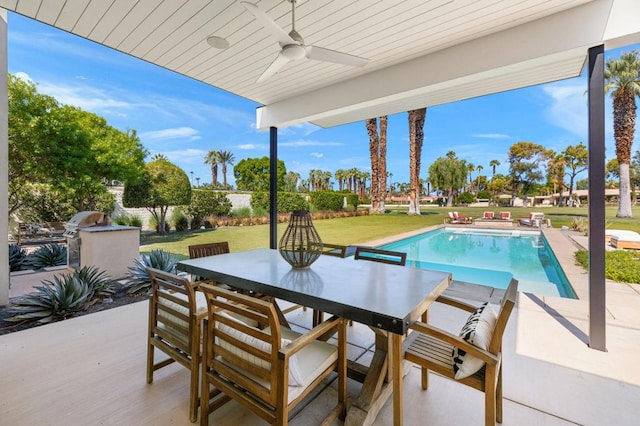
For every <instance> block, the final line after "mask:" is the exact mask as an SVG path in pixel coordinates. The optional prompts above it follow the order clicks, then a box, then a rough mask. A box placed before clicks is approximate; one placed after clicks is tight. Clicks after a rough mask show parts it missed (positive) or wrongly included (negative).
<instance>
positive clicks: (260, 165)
mask: <svg viewBox="0 0 640 426" xmlns="http://www.w3.org/2000/svg"><path fill="white" fill-rule="evenodd" d="M270 170H271V167H270V166H269V157H266V156H265V157H262V158H245V159H243V160H240V162H239V163H238V164H236V165H235V166H234V167H233V176H234V177H235V179H236V186H237V188H238V189H239V190H241V191H269V173H270ZM286 174H287V169H286V167H285V165H284V161H282V160H278V170H277V171H276V175H277V184H278V190H281V189H282V188H284V176H285V175H286Z"/></svg>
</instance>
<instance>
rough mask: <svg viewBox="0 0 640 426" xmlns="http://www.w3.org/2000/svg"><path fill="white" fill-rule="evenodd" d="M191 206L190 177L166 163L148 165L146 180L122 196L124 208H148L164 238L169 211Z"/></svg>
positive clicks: (129, 187)
mask: <svg viewBox="0 0 640 426" xmlns="http://www.w3.org/2000/svg"><path fill="white" fill-rule="evenodd" d="M190 202H191V184H190V183H189V177H188V176H187V174H186V173H185V172H184V170H182V169H181V168H180V167H178V166H176V165H174V164H172V163H170V162H169V161H164V160H156V161H152V162H150V163H147V165H146V170H145V174H144V177H143V178H142V179H139V180H138V181H135V182H132V183H127V184H126V185H125V187H124V193H123V194H122V203H123V204H124V206H125V207H138V208H139V207H144V208H146V209H147V210H148V211H149V212H150V213H151V214H152V215H153V217H154V219H155V220H156V223H157V224H158V232H160V234H163V235H164V233H165V223H166V216H167V210H168V209H169V207H170V206H180V205H186V204H189V203H190Z"/></svg>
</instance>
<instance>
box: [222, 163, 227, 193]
mask: <svg viewBox="0 0 640 426" xmlns="http://www.w3.org/2000/svg"><path fill="white" fill-rule="evenodd" d="M222 182H224V187H225V188H226V187H227V163H222Z"/></svg>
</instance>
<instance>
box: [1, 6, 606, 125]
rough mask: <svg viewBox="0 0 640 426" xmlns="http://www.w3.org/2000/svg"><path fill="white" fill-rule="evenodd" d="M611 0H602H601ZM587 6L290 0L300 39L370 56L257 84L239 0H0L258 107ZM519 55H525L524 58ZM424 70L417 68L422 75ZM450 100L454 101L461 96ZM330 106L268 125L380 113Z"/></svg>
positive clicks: (257, 43)
mask: <svg viewBox="0 0 640 426" xmlns="http://www.w3.org/2000/svg"><path fill="white" fill-rule="evenodd" d="M249 1H252V2H253V3H256V4H257V6H258V7H259V8H260V9H261V10H263V11H265V12H266V13H267V14H268V15H269V16H270V17H271V18H273V19H274V20H275V21H276V22H277V23H278V25H280V26H281V27H282V28H283V29H284V30H285V31H286V32H288V31H289V30H290V29H291V5H290V3H289V2H288V1H286V0H260V1H258V0H249ZM612 1H613V0H607V1H604V0H603V1H601V3H611V2H612ZM589 2H590V0H298V4H297V8H296V30H297V31H298V32H299V33H300V34H301V35H302V36H303V37H304V40H305V43H306V44H307V45H317V46H320V47H324V48H328V49H332V50H338V51H342V52H345V53H349V54H352V55H357V56H361V57H364V58H368V59H370V62H369V63H368V64H367V65H366V66H364V67H362V68H356V67H349V66H344V65H337V64H331V63H326V62H319V61H312V60H301V61H296V62H294V63H290V64H288V65H287V66H286V68H285V69H284V70H283V71H281V72H280V73H279V74H277V75H275V76H274V77H272V78H270V79H268V80H267V81H264V82H261V83H257V82H256V80H257V79H258V77H259V76H260V75H261V74H262V72H263V71H264V70H265V69H266V68H267V67H268V66H269V64H270V63H271V62H272V61H273V60H274V59H275V57H276V56H277V54H278V52H279V50H280V47H279V46H278V44H277V42H276V41H275V39H274V38H273V37H272V35H271V34H270V33H269V32H268V31H267V30H265V29H264V28H263V27H262V25H260V23H259V22H258V21H256V19H255V18H254V16H253V15H252V14H251V13H249V12H248V11H247V10H246V9H245V8H244V7H243V6H242V5H241V4H240V2H239V1H234V0H216V1H211V0H181V1H180V0H138V1H132V0H0V7H2V8H5V9H7V10H10V11H14V12H16V13H19V14H22V15H24V16H27V17H30V18H33V19H36V20H38V21H41V22H44V23H46V24H49V25H52V26H55V27H57V28H60V29H63V30H65V31H68V32H70V33H73V34H76V35H78V36H80V37H84V38H86V39H89V40H92V41H95V42H97V43H100V44H103V45H105V46H109V47H111V48H113V49H116V50H119V51H122V52H124V53H127V54H129V55H132V56H135V57H138V58H140V59H143V60H145V61H148V62H151V63H154V64H157V65H158V66H161V67H165V68H168V69H170V70H173V71H175V72H177V73H180V74H183V75H186V76H189V77H192V78H194V79H197V80H200V81H202V82H205V83H207V84H210V85H212V86H215V87H218V88H221V89H224V90H226V91H229V92H231V93H234V94H237V95H239V96H242V97H245V98H248V99H251V100H253V101H255V102H258V103H260V104H263V105H267V106H268V105H271V104H282V103H283V102H284V103H286V102H287V101H288V100H289V99H295V98H299V97H301V96H302V97H303V96H305V94H308V93H315V94H316V96H318V94H319V93H322V91H323V90H324V89H325V88H330V87H332V86H335V85H336V84H341V83H344V82H349V81H357V80H358V79H359V78H362V77H366V76H367V75H369V74H372V73H376V72H377V73H379V72H380V71H381V70H386V69H389V68H392V67H394V66H398V65H400V64H404V63H407V62H408V61H412V60H415V59H417V58H423V57H427V56H429V55H430V54H433V53H436V52H441V51H445V50H447V49H450V48H453V47H456V46H461V45H464V44H465V43H468V42H470V41H473V40H478V39H481V38H485V37H487V36H489V35H491V34H495V33H500V32H504V31H505V30H508V29H510V28H514V27H518V26H522V25H524V24H526V23H529V22H533V21H536V20H540V19H542V18H545V17H550V16H553V15H557V14H560V13H561V12H562V11H566V10H569V9H573V8H578V7H580V6H581V5H584V4H587V3H589ZM10 25H11V19H10V18H9V26H10ZM210 35H216V36H220V37H223V38H226V39H227V40H228V41H229V43H230V47H229V48H228V49H226V50H217V49H214V48H212V47H210V46H209V45H208V44H207V43H206V38H207V37H208V36H210ZM584 54H586V51H584V52H582V54H581V55H578V56H579V57H578V58H576V56H575V55H574V56H573V57H572V58H563V59H562V60H561V61H558V63H557V64H554V65H553V67H551V68H549V69H548V70H546V71H544V72H541V73H540V74H537V73H535V72H528V73H527V72H521V73H520V74H519V75H520V77H517V76H516V75H512V76H508V77H507V76H504V75H503V76H495V78H494V79H493V80H492V82H490V84H491V87H490V88H491V90H495V91H500V90H508V89H510V88H514V87H521V86H523V85H526V84H535V83H539V82H542V81H549V79H557V78H564V77H566V76H568V74H570V75H576V74H577V73H579V72H580V70H581V68H582V65H583V62H584ZM580 56H581V58H580ZM523 58H525V59H529V58H527V57H526V55H525V56H523ZM467 60H474V59H473V58H465V57H460V58H458V61H460V63H461V64H462V63H464V62H465V61H467ZM448 65H451V64H448ZM498 65H499V64H496V66H498ZM532 70H533V68H532ZM433 71H434V70H433V69H424V70H423V72H424V73H430V72H433ZM532 74H533V75H532ZM498 77H499V78H498ZM451 90H453V88H452V87H448V88H447V87H442V88H441V89H439V90H435V91H432V93H430V95H429V96H428V97H424V96H422V97H420V96H419V97H418V99H414V100H413V101H406V100H407V99H411V98H412V96H413V97H414V98H415V96H417V95H418V94H416V93H413V94H407V96H406V98H405V97H402V99H394V100H393V106H392V107H391V106H389V108H388V109H389V110H392V109H393V110H397V109H398V108H400V109H401V108H404V107H409V106H413V105H414V104H415V103H416V102H418V103H420V102H423V103H424V105H423V106H427V105H433V104H437V103H442V102H450V101H452V100H456V99H455V97H454V96H451V95H447V93H451ZM457 90H462V91H467V94H466V95H464V96H466V97H469V93H470V94H471V95H474V93H475V92H474V91H473V82H472V81H468V82H466V83H464V85H460V86H459V87H458V89H457ZM469 91H470V92H469ZM480 92H482V93H484V92H486V90H482V91H480ZM480 92H479V93H480ZM327 93H330V92H327ZM480 94H481V93H480ZM320 97H321V95H320ZM457 97H458V98H462V95H457ZM309 101H313V98H309ZM378 104H380V103H379V102H378ZM385 105H386V104H385ZM389 105H391V104H389ZM346 106H347V107H348V105H346ZM327 107H328V108H329V109H331V108H333V107H331V106H329V105H328V106H327ZM337 107H338V106H336V108H337ZM339 107H340V109H341V111H342V112H341V113H339V114H338V113H337V115H336V116H335V117H334V118H331V117H330V115H331V114H330V115H327V116H322V115H318V114H315V115H314V114H309V115H307V116H302V117H293V116H292V117H290V118H286V117H282V118H278V119H276V120H275V121H274V122H273V123H269V124H268V125H278V124H280V125H287V124H292V123H293V122H299V121H304V120H306V119H315V120H317V121H318V122H320V123H321V124H324V125H335V124H340V123H343V122H348V121H352V120H358V119H361V118H362V117H363V115H362V114H366V113H371V114H374V115H379V114H380V113H381V112H383V113H384V111H385V109H384V108H380V107H377V108H376V107H374V105H373V104H372V105H370V106H369V107H370V108H369V109H367V108H364V107H363V106H362V105H361V106H360V107H358V108H355V109H353V110H352V111H349V110H348V108H347V109H344V106H341V105H340V106H339ZM325 109H326V108H325ZM334 109H335V108H334ZM357 111H359V112H357ZM354 112H357V113H354ZM323 120H324V121H323Z"/></svg>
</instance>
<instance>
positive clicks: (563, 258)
mask: <svg viewBox="0 0 640 426" xmlns="http://www.w3.org/2000/svg"><path fill="white" fill-rule="evenodd" d="M447 227H448V228H451V227H459V228H461V229H483V230H486V229H488V228H487V227H486V226H483V227H475V226H470V225H465V226H455V225H451V224H446V225H442V224H439V225H432V226H427V227H424V228H419V229H415V230H413V231H408V232H403V233H402V234H397V235H393V236H390V237H384V238H379V239H377V240H370V241H365V242H362V243H358V244H357V245H367V246H373V247H378V246H381V245H384V244H389V243H393V242H396V241H399V240H403V239H406V238H411V237H414V236H416V235H420V234H424V233H425V232H430V231H435V230H436V229H440V228H447ZM496 230H501V231H504V230H505V229H504V228H500V229H496ZM511 230H512V231H513V230H518V228H517V227H514V228H512V229H511ZM539 230H540V231H541V232H542V234H543V235H544V237H545V239H546V240H547V242H548V243H549V247H550V248H551V250H552V251H553V254H554V256H555V257H556V259H557V260H558V263H559V264H560V267H561V268H562V271H563V272H564V274H565V276H566V278H567V281H568V282H569V285H571V288H572V289H573V292H574V293H575V295H576V297H577V298H578V299H577V300H583V301H584V300H588V296H589V285H588V281H589V280H588V275H587V271H586V270H585V269H584V268H582V266H580V265H577V264H576V261H575V253H576V252H577V251H578V250H580V249H582V247H580V246H578V245H577V244H576V242H575V241H574V240H573V239H571V236H570V233H571V231H565V230H561V229H557V228H541V229H539ZM527 231H532V229H529V228H528V229H527ZM468 284H470V285H479V284H473V283H468ZM482 287H485V286H482ZM544 297H545V298H547V297H555V298H559V299H567V298H564V297H561V296H549V295H544ZM573 300H576V299H573Z"/></svg>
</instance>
